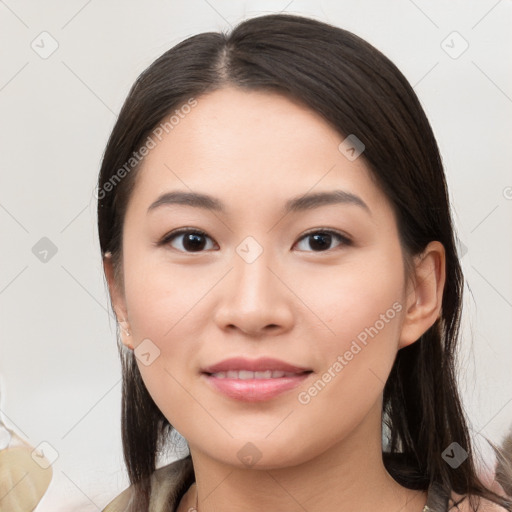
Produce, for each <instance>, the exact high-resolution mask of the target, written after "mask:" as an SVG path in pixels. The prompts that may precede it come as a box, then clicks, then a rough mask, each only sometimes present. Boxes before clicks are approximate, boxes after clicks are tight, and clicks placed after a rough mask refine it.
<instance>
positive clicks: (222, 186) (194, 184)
mask: <svg viewBox="0 0 512 512" xmlns="http://www.w3.org/2000/svg"><path fill="white" fill-rule="evenodd" d="M196 101H197V103H196V105H195V106H194V107H192V108H190V109H186V112H187V113H185V111H183V112H182V113H181V115H179V116H178V115H177V116H175V124H173V127H172V129H168V133H166V132H164V133H163V134H162V135H161V137H160V138H161V140H159V141H157V143H156V146H155V147H154V148H153V149H151V150H150V152H149V154H148V155H147V156H146V157H145V159H144V161H143V163H142V166H141V168H140V169H139V171H138V176H137V183H136V187H135V190H134V195H135V196H136V197H137V202H142V203H144V205H145V207H146V208H148V206H149V205H150V204H151V203H152V202H154V201H155V199H156V198H157V196H160V195H161V194H162V193H164V192H168V191H171V190H176V189H179V190H181V191H188V192H192V191H193V192H198V193H207V194H209V195H212V196H216V197H222V198H226V200H225V201H223V202H225V203H228V205H229V204H231V203H232V204H234V205H236V206H238V207H240V206H242V205H244V206H246V207H252V208H253V211H258V209H259V208H261V207H262V205H263V203H265V204H266V205H267V206H269V205H270V204H272V205H273V204H275V205H276V207H277V206H279V207H282V206H283V204H284V203H285V202H286V201H287V200H288V199H289V198H290V197H292V196H293V197H296V196H297V195H300V194H306V193H307V192H317V191H320V190H322V191H325V190H327V189H343V190H345V191H347V192H349V193H354V194H355V193H357V195H358V196H361V195H363V196H364V197H365V198H364V201H365V202H366V203H368V202H371V203H376V202H377V203H378V202H379V201H380V202H382V200H383V199H384V198H383V197H382V193H381V192H380V191H379V190H378V189H377V187H376V186H375V184H374V183H373V180H372V179H371V175H370V171H369V169H368V168H367V166H366V165H365V163H364V160H363V159H362V158H358V159H356V160H354V161H350V160H348V159H347V158H346V157H345V156H344V154H342V152H340V150H339V147H338V146H339V145H340V143H341V142H342V141H343V140H344V138H345V137H344V135H341V134H340V133H338V132H337V131H336V130H335V129H334V128H333V127H331V125H330V124H329V123H327V122H326V121H325V120H324V119H323V118H322V117H321V116H320V115H319V114H318V113H316V112H315V111H313V110H311V109H310V108H308V107H307V106H305V105H303V104H302V103H300V102H298V101H296V100H293V99H290V98H288V97H286V96H284V95H281V94H278V93H275V92H267V91H252V90H251V91H249V90H242V89H239V88H233V87H228V88H224V89H220V90H217V91H214V92H212V93H209V94H207V95H204V96H200V97H198V98H196ZM177 110H178V112H177V114H178V113H179V108H178V109H177ZM176 121H177V122H176Z"/></svg>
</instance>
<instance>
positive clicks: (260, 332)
mask: <svg viewBox="0 0 512 512" xmlns="http://www.w3.org/2000/svg"><path fill="white" fill-rule="evenodd" d="M269 252H270V251H269ZM269 252H266V251H263V253H262V254H261V255H260V256H259V257H258V258H257V259H256V260H255V261H252V262H251V263H248V262H247V261H245V260H244V259H243V258H242V257H240V256H239V255H238V254H236V253H235V254H234V258H233V267H234V268H233V270H232V271H231V272H229V274H228V275H227V276H226V278H225V279H224V283H223V284H222V286H221V288H220V289H219V295H220V299H219V302H218V307H217V308H216V311H215V314H214V318H215V322H216V323H217V325H218V327H219V328H220V329H223V330H231V331H234V330H239V331H241V332H243V333H244V334H246V335H249V336H252V337H262V336H268V335H274V336H275V335H278V334H282V333H283V332H286V331H287V330H289V329H291V327H292V325H293V321H294V318H293V307H292V306H293V298H294V297H295V296H294V294H293V293H292V292H291V291H290V290H289V288H288V287H287V286H286V279H285V278H284V276H281V275H279V274H280V273H281V274H282V272H280V271H279V268H277V269H274V268H272V267H276V265H275V262H274V264H273V263H272V262H271V261H270V258H269Z"/></svg>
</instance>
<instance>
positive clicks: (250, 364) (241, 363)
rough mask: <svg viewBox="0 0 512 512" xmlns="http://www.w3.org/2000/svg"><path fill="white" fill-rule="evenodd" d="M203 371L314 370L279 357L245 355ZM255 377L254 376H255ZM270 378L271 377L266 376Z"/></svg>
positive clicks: (292, 372) (301, 371)
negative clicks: (246, 356) (251, 356)
mask: <svg viewBox="0 0 512 512" xmlns="http://www.w3.org/2000/svg"><path fill="white" fill-rule="evenodd" d="M202 371H203V373H208V374H210V375H211V374H214V373H223V372H235V371H236V372H240V371H246V372H254V373H256V372H257V373H261V372H268V371H271V372H285V373H289V374H294V375H295V374H297V373H304V372H310V371H312V370H311V369H310V368H303V367H300V366H295V365H292V364H290V363H286V362H285V361H280V360H279V359H274V358H271V357H261V358H259V359H246V358H244V357H233V358H230V359H225V360H224V361H221V362H219V363H217V364H214V365H211V366H208V367H206V368H203V370H202ZM241 378H251V377H247V376H245V377H241ZM253 378H254V377H253ZM255 378H265V377H261V376H259V377H258V376H256V377H255ZM266 378H269V377H266Z"/></svg>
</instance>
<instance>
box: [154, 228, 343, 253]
mask: <svg viewBox="0 0 512 512" xmlns="http://www.w3.org/2000/svg"><path fill="white" fill-rule="evenodd" d="M183 234H194V235H199V236H204V237H207V238H210V236H208V234H207V233H205V232H204V231H202V230H200V229H196V228H180V229H177V230H176V231H171V233H168V234H167V235H165V236H164V238H163V239H162V240H161V241H160V242H158V244H157V245H159V246H161V245H167V244H169V243H170V242H171V241H172V240H174V239H175V238H176V237H178V236H179V235H183ZM314 234H323V235H333V236H334V237H335V238H336V239H337V240H338V241H339V242H341V243H340V245H345V246H351V245H353V242H352V240H351V239H350V238H348V237H347V236H346V235H343V234H342V233H340V232H338V231H334V230H332V229H327V228H326V229H322V228H316V229H314V230H312V231H308V232H306V233H304V234H303V235H302V236H301V237H300V238H299V240H298V241H301V240H303V239H305V238H307V237H308V236H311V235H314ZM210 240H212V239H211V238H210ZM334 249H335V248H334ZM334 249H327V250H325V251H305V252H313V253H325V252H330V251H333V250H334ZM176 250H178V251H179V252H182V253H185V254H198V253H201V252H205V251H204V250H201V251H182V250H180V249H176Z"/></svg>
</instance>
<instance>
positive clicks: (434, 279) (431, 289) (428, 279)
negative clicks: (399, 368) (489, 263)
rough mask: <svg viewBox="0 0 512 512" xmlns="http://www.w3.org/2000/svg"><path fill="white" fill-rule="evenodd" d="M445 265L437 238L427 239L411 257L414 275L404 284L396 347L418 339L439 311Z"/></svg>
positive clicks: (438, 314) (441, 246) (431, 323)
mask: <svg viewBox="0 0 512 512" xmlns="http://www.w3.org/2000/svg"><path fill="white" fill-rule="evenodd" d="M445 265H446V259H445V250H444V246H443V244H441V243H440V242H437V241H434V242H430V243H429V244H428V245H427V247H426V248H425V250H424V251H423V253H422V254H421V255H419V256H416V257H415V258H414V275H413V276H411V278H410V279H409V283H408V287H407V296H406V299H405V303H406V312H405V317H404V321H403V324H402V332H401V335H400V341H399V348H403V347H406V346H408V345H411V344H412V343H414V342H415V341H417V340H418V339H419V338H420V337H421V336H422V334H424V333H425V332H426V331H427V330H428V329H429V328H430V327H431V326H432V325H433V324H434V323H435V321H436V320H437V319H438V318H439V316H440V315H441V306H442V302H443V290H444V283H445V280H446V268H445Z"/></svg>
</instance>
